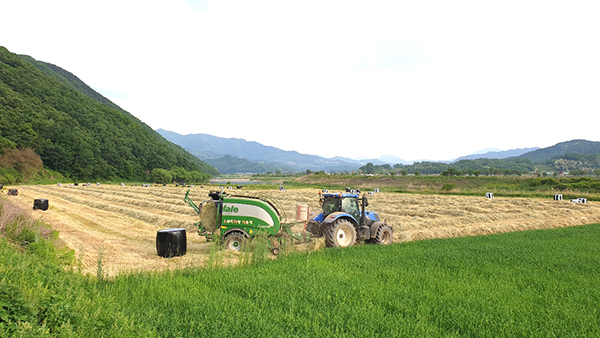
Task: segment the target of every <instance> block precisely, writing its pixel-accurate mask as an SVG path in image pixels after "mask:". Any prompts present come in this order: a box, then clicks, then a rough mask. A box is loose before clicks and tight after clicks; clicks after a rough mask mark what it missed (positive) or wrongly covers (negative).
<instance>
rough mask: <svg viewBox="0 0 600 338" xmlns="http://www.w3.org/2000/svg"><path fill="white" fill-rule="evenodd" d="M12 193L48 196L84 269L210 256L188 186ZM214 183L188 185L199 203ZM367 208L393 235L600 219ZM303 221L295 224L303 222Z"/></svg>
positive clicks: (468, 204) (494, 209) (290, 195)
mask: <svg viewBox="0 0 600 338" xmlns="http://www.w3.org/2000/svg"><path fill="white" fill-rule="evenodd" d="M16 188H18V189H19V195H18V196H16V197H12V196H11V197H10V198H11V200H13V201H14V202H16V203H17V204H19V205H21V206H22V207H24V208H32V206H33V200H34V199H36V198H47V199H48V200H49V204H50V208H49V209H48V210H47V211H34V212H33V215H34V216H35V217H38V218H41V219H43V220H44V221H46V222H47V223H49V224H50V225H52V227H53V228H54V229H56V230H58V231H59V232H60V238H61V239H62V240H63V241H64V242H65V243H66V245H68V246H69V247H70V248H71V249H73V250H75V252H76V256H77V257H78V259H79V261H80V265H81V270H82V272H83V273H91V274H95V273H96V271H97V267H98V262H99V261H101V265H102V271H103V273H104V274H106V275H109V276H114V275H117V274H120V273H125V272H128V271H138V270H142V271H148V270H164V269H178V268H184V267H189V266H201V265H203V264H205V263H206V261H207V260H208V258H209V253H210V247H211V243H207V242H206V241H205V239H204V238H202V237H200V236H198V235H197V234H196V229H195V227H194V222H196V221H197V216H196V214H195V212H194V211H193V209H192V208H191V207H190V206H188V205H187V204H185V202H184V201H183V197H184V195H185V192H186V191H187V188H181V187H162V186H157V187H141V186H135V187H134V186H114V185H101V186H96V185H91V186H67V185H63V186H20V187H16ZM216 189H218V188H217V187H207V188H200V187H194V188H191V192H190V197H191V198H192V199H193V200H194V201H195V202H196V203H197V204H199V203H200V202H202V201H203V200H206V199H207V198H208V192H209V191H210V190H216ZM229 192H230V193H232V194H240V195H262V196H266V197H270V198H272V199H275V200H276V201H277V202H278V203H279V204H280V205H281V207H282V209H283V210H281V211H283V212H282V213H283V214H284V215H285V216H286V219H284V222H294V221H295V216H296V206H297V205H299V204H304V205H309V206H310V208H311V210H312V211H315V210H318V208H319V202H318V201H319V195H318V192H319V191H318V190H316V189H294V190H288V191H285V192H280V191H278V190H253V191H244V190H232V191H231V190H230V191H229ZM368 197H369V202H370V206H369V207H368V209H369V210H372V211H375V212H378V213H379V215H380V216H381V218H382V219H384V220H386V221H387V222H388V224H390V225H392V226H393V227H394V242H395V243H399V242H405V241H413V240H421V239H429V238H446V237H458V236H473V235H483V234H491V233H499V232H509V231H520V230H529V229H542V228H555V227H566V226H574V225H582V224H590V223H600V203H597V202H589V203H587V204H574V203H570V202H568V201H553V200H552V199H525V198H498V197H497V198H495V199H486V198H485V197H484V196H482V197H462V196H448V195H418V194H392V193H378V194H375V195H368ZM302 226H303V224H302V223H299V224H298V225H297V226H296V227H295V230H296V231H301V230H302ZM180 227H181V228H186V229H187V253H186V255H184V256H182V257H175V258H171V259H165V258H161V257H159V256H157V254H156V232H157V231H158V230H161V229H166V228H180Z"/></svg>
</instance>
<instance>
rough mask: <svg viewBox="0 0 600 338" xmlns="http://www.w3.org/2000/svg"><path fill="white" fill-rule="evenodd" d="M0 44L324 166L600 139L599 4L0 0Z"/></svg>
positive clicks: (138, 105)
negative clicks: (343, 160) (328, 161)
mask: <svg viewBox="0 0 600 338" xmlns="http://www.w3.org/2000/svg"><path fill="white" fill-rule="evenodd" d="M0 11H1V15H0V45H1V46H4V47H6V48H8V50H10V51H11V52H14V53H18V54H27V55H30V56H32V57H33V58H35V59H37V60H41V61H45V62H49V63H53V64H56V65H58V66H60V67H62V68H64V69H66V70H68V71H70V72H71V73H73V74H75V75H76V76H78V77H79V78H80V79H81V80H83V81H84V82H85V83H87V84H88V85H90V86H91V87H92V88H94V89H95V90H97V91H98V92H100V93H102V94H103V95H104V96H106V97H108V98H109V99H110V100H112V101H113V102H115V103H116V104H118V105H119V106H121V107H122V108H123V109H125V110H127V111H129V112H130V113H131V114H133V115H135V116H136V117H138V118H139V119H140V120H142V121H144V122H145V123H147V124H148V125H150V126H151V127H152V128H154V129H158V128H163V129H167V130H170V131H174V132H177V133H180V134H190V133H206V134H211V135H215V136H220V137H235V138H243V139H246V140H249V141H257V142H260V143H262V144H265V145H269V146H274V147H278V148H281V149H284V150H296V151H298V152H301V153H305V154H316V155H321V156H325V157H332V156H346V157H353V158H358V157H369V158H373V157H379V156H382V155H387V154H393V155H395V156H398V157H401V158H403V159H405V160H419V159H433V160H448V159H452V158H456V157H459V156H462V155H467V154H470V153H473V152H475V151H478V150H481V149H484V148H499V149H503V150H508V149H514V148H524V147H535V146H538V147H547V146H551V145H554V144H556V143H558V142H562V141H568V140H572V139H587V140H591V141H600V128H599V126H598V124H599V122H600V19H599V18H600V1H596V0H591V1H576V0H574V1H527V0H519V1H510V0H509V1H506V0H504V1H484V0H477V1H460V0H458V1H448V0H440V1H426V0H424V1H401V0H392V1H377V0H371V1H348V0H344V1H327V0H319V1H311V0H302V1H286V0H273V1H262V0H253V1H248V0H242V1H228V0H218V1H211V0H206V1H194V0H187V1H183V0H139V1H138V0H103V1H89V0H88V1H86V0H74V1H61V0H56V1H47V0H42V1H30V0H18V1H15V0H0Z"/></svg>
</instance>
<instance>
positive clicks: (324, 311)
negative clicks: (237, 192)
mask: <svg viewBox="0 0 600 338" xmlns="http://www.w3.org/2000/svg"><path fill="white" fill-rule="evenodd" d="M598 243H600V224H594V225H587V226H578V227H571V228H561V229H552V230H537V231H527V232H518V233H506V234H499V235H488V236H479V237H466V238H455V239H444V240H427V241H419V242H410V243H403V244H400V245H392V246H389V247H382V246H366V245H365V246H358V247H352V248H347V249H342V250H331V249H329V250H322V251H317V252H311V253H304V254H299V253H295V254H290V255H288V256H282V257H280V258H279V259H277V260H274V261H262V262H259V263H254V264H251V265H249V266H243V267H236V268H221V267H216V268H207V269H195V268H194V269H191V268H190V269H184V270H179V271H173V272H161V273H136V274H130V275H121V276H118V277H116V278H115V279H113V280H102V279H100V280H97V279H96V278H94V277H89V276H88V277H85V276H82V275H80V274H79V273H77V272H76V271H73V270H70V271H67V270H68V269H65V268H64V267H61V266H60V260H58V259H55V258H54V257H55V256H52V255H50V256H48V255H47V254H44V252H41V251H40V250H28V249H26V250H22V249H20V248H21V247H20V246H19V247H17V246H15V245H14V244H12V243H11V242H9V241H8V240H7V239H6V238H0V336H10V335H15V336H36V337H38V336H58V335H61V336H94V337H99V336H161V337H172V336H173V337H180V336H231V335H240V336H268V337H277V336H327V337H331V336H336V337H344V336H348V337H354V336H478V337H502V336H536V337H537V336H599V335H600V324H599V323H600V311H599V307H600V305H599V303H600V288H598V285H600V245H599V244H598Z"/></svg>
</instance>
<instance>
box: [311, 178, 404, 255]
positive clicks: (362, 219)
mask: <svg viewBox="0 0 600 338" xmlns="http://www.w3.org/2000/svg"><path fill="white" fill-rule="evenodd" d="M320 203H321V206H322V209H323V210H322V212H316V213H314V214H312V215H311V217H310V219H309V220H308V222H307V224H306V227H305V230H306V231H307V232H309V233H311V234H312V235H313V236H314V237H325V245H326V246H327V247H348V246H351V245H354V244H355V243H356V242H357V241H363V242H366V243H373V244H386V245H387V244H391V243H392V241H393V235H394V230H393V229H392V227H391V226H389V225H387V223H386V222H385V221H382V220H381V219H380V218H379V215H378V214H377V213H375V212H372V211H366V210H365V207H367V206H368V205H369V201H368V199H367V196H366V195H363V196H362V197H360V191H358V192H357V191H350V190H349V189H347V192H346V193H329V192H326V193H322V194H321V199H320Z"/></svg>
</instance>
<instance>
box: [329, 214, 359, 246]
mask: <svg viewBox="0 0 600 338" xmlns="http://www.w3.org/2000/svg"><path fill="white" fill-rule="evenodd" d="M355 242H356V229H354V225H352V223H350V222H349V221H347V220H345V219H342V220H338V221H336V222H335V223H333V224H332V225H330V226H329V228H327V230H326V231H325V246H327V247H342V248H345V247H348V246H352V245H354V243H355Z"/></svg>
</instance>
